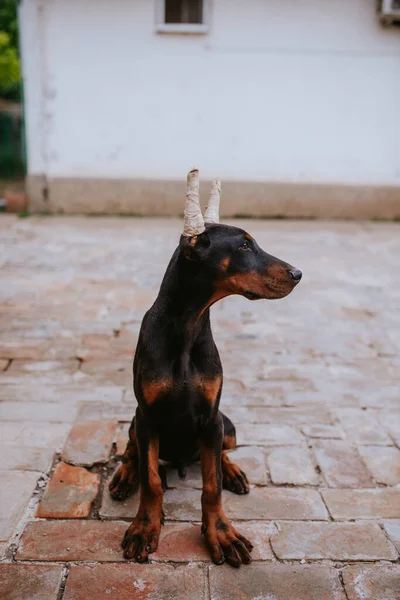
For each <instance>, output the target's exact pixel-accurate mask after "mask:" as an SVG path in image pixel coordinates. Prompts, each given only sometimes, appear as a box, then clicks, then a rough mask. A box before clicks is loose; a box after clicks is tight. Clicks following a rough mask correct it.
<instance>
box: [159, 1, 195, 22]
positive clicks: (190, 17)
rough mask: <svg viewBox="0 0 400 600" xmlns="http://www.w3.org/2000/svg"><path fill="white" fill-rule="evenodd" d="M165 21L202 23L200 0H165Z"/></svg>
mask: <svg viewBox="0 0 400 600" xmlns="http://www.w3.org/2000/svg"><path fill="white" fill-rule="evenodd" d="M165 23H175V24H177V23H197V24H198V25H201V24H202V23H203V2H202V0H165Z"/></svg>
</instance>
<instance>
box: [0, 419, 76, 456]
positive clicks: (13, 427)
mask: <svg viewBox="0 0 400 600" xmlns="http://www.w3.org/2000/svg"><path fill="white" fill-rule="evenodd" d="M70 429H71V425H70V424H69V423H42V422H40V423H38V422H35V423H33V422H25V421H0V440H1V443H2V444H12V445H15V446H35V447H37V448H49V447H50V448H53V449H54V452H55V451H56V450H58V449H59V448H61V447H62V445H63V444H64V441H65V439H66V437H67V435H68V432H69V430H70Z"/></svg>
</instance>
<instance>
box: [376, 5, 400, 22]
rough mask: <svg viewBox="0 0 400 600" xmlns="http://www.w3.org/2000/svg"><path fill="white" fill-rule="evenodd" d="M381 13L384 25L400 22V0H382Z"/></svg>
mask: <svg viewBox="0 0 400 600" xmlns="http://www.w3.org/2000/svg"><path fill="white" fill-rule="evenodd" d="M379 14H380V18H381V21H382V23H383V24H384V25H392V24H393V23H400V0H381V3H380V10H379Z"/></svg>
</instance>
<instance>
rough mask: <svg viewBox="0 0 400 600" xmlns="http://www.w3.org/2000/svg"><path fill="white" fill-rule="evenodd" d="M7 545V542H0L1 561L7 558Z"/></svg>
mask: <svg viewBox="0 0 400 600" xmlns="http://www.w3.org/2000/svg"><path fill="white" fill-rule="evenodd" d="M6 550H7V544H6V542H0V561H2V560H4V559H5V557H6Z"/></svg>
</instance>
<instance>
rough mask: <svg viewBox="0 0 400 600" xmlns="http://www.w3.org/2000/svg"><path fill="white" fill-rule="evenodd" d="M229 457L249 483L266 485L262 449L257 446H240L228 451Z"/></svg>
mask: <svg viewBox="0 0 400 600" xmlns="http://www.w3.org/2000/svg"><path fill="white" fill-rule="evenodd" d="M228 456H229V459H230V460H231V461H232V462H234V463H236V464H237V465H239V467H240V468H241V469H242V470H243V471H244V472H245V473H246V475H247V478H248V480H249V482H250V484H255V485H266V483H267V466H266V463H265V456H264V451H263V449H262V448H259V447H257V446H242V447H241V448H236V449H235V450H232V451H231V452H229V453H228Z"/></svg>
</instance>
